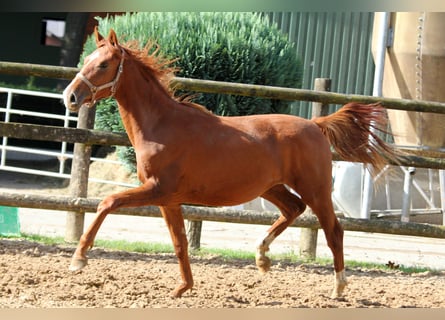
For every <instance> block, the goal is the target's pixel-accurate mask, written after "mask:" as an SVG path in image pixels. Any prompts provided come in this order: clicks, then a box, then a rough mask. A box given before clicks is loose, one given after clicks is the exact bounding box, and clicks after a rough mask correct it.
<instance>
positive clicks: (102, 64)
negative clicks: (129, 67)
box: [99, 62, 108, 69]
mask: <svg viewBox="0 0 445 320" xmlns="http://www.w3.org/2000/svg"><path fill="white" fill-rule="evenodd" d="M107 67H108V63H106V62H102V63H101V64H100V65H99V68H100V69H106V68H107Z"/></svg>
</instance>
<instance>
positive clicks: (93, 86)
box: [63, 27, 125, 111]
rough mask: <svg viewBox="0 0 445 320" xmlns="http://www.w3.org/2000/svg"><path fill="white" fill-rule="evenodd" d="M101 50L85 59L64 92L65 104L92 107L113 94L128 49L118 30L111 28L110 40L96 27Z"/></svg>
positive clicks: (76, 109) (70, 106)
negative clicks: (118, 38)
mask: <svg viewBox="0 0 445 320" xmlns="http://www.w3.org/2000/svg"><path fill="white" fill-rule="evenodd" d="M94 34H95V36H96V46H97V49H96V50H95V51H94V52H93V53H92V54H90V55H89V56H87V57H86V58H85V61H84V64H83V67H82V69H81V70H80V72H79V73H78V74H77V75H76V77H75V78H74V79H73V81H71V83H70V84H69V85H68V86H67V87H66V89H65V90H64V91H63V100H64V103H65V106H66V107H67V108H68V109H69V110H71V111H78V110H79V109H80V107H81V106H82V105H86V106H88V107H92V106H93V105H94V104H95V103H96V101H98V100H100V99H103V98H106V97H110V96H113V95H114V93H115V91H116V89H117V86H118V85H119V78H120V75H121V73H122V68H123V62H124V56H125V52H124V50H123V49H122V47H121V46H120V45H119V43H118V40H117V37H116V33H115V32H114V31H113V30H110V33H109V35H108V37H107V39H104V38H103V37H102V35H101V34H99V32H98V30H97V27H96V28H95V29H94Z"/></svg>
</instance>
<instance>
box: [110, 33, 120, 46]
mask: <svg viewBox="0 0 445 320" xmlns="http://www.w3.org/2000/svg"><path fill="white" fill-rule="evenodd" d="M108 41H109V42H110V43H111V45H112V46H114V47H117V46H118V45H119V42H118V41H117V36H116V32H114V30H113V29H110V33H109V34H108Z"/></svg>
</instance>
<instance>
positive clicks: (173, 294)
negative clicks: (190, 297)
mask: <svg viewBox="0 0 445 320" xmlns="http://www.w3.org/2000/svg"><path fill="white" fill-rule="evenodd" d="M189 289H190V290H192V286H189V285H186V284H181V285H179V286H178V287H177V288H176V289H175V290H173V291H172V292H171V294H170V296H171V297H172V298H181V296H182V294H183V293H184V292H186V291H187V290H189Z"/></svg>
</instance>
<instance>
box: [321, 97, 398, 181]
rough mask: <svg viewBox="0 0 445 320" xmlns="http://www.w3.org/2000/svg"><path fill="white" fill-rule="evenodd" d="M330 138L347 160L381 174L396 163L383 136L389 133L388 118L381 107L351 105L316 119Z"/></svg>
mask: <svg viewBox="0 0 445 320" xmlns="http://www.w3.org/2000/svg"><path fill="white" fill-rule="evenodd" d="M312 121H314V122H315V123H316V124H317V125H318V126H319V127H320V129H321V131H322V132H323V134H324V135H325V136H326V138H328V140H329V142H330V143H331V145H332V146H333V147H334V149H335V151H337V153H338V154H339V155H340V157H341V158H342V159H343V160H346V161H353V162H364V163H370V164H372V165H373V167H374V169H375V170H372V171H373V173H378V172H379V171H380V170H381V169H383V167H384V166H385V165H386V164H387V163H388V160H396V159H397V156H396V154H395V152H394V149H393V148H391V146H390V145H388V144H387V143H385V141H383V140H382V139H381V138H380V137H379V136H378V133H379V132H385V126H386V123H387V117H386V113H385V109H384V108H383V107H382V106H381V105H380V104H378V103H376V104H359V103H348V104H346V105H344V106H343V107H342V108H341V109H340V110H338V111H337V112H335V113H333V114H331V115H328V116H326V117H319V118H314V119H312Z"/></svg>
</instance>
